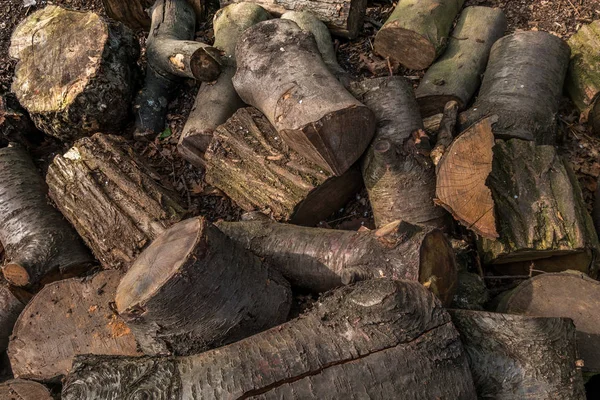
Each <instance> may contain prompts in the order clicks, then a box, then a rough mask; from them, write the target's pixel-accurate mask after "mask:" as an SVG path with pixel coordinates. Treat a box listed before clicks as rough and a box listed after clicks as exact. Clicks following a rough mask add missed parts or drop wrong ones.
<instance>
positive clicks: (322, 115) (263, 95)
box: [233, 19, 375, 176]
mask: <svg viewBox="0 0 600 400" xmlns="http://www.w3.org/2000/svg"><path fill="white" fill-rule="evenodd" d="M236 57H237V62H238V69H237V72H236V74H235V76H234V77H233V85H234V87H235V89H236V90H237V92H238V94H239V95H240V97H241V98H242V100H244V102H246V103H248V104H250V105H252V106H254V107H256V108H258V109H259V110H260V111H261V112H262V113H263V114H265V116H266V117H267V118H268V119H269V121H270V122H271V123H272V124H273V126H275V128H276V129H277V131H279V134H280V135H281V137H282V138H283V140H284V141H285V142H286V143H287V144H288V145H289V146H290V147H291V148H293V149H294V150H296V151H297V152H298V153H299V154H301V155H302V156H303V157H305V158H307V159H310V160H311V161H313V162H315V163H316V164H318V165H320V166H321V167H323V168H327V169H328V170H330V171H331V172H333V173H334V174H335V175H338V176H340V175H342V174H343V173H344V172H346V171H347V170H348V169H349V168H350V166H351V165H352V164H354V162H355V161H357V160H358V158H359V157H360V156H361V155H362V153H363V152H364V150H365V149H366V148H367V146H368V145H369V142H370V141H371V138H372V137H373V133H374V131H375V116H374V115H373V113H372V112H371V110H369V109H368V108H367V107H365V106H364V105H363V104H361V103H360V102H358V101H357V100H356V99H355V98H354V97H352V95H351V94H350V93H348V91H347V90H346V89H345V88H344V86H343V85H342V84H341V83H340V82H339V81H338V80H337V79H335V77H334V76H333V75H332V74H331V72H329V70H328V69H327V66H326V65H325V63H324V62H323V60H322V59H321V55H320V53H319V49H318V48H317V45H316V42H315V39H314V37H313V36H312V34H310V33H309V32H305V31H302V30H301V29H300V28H299V27H298V25H297V24H296V23H295V22H293V21H290V20H285V19H277V20H271V21H264V22H261V23H259V24H256V25H254V26H253V27H251V28H249V29H247V30H246V31H245V32H244V34H243V35H242V37H241V39H240V40H239V41H238V45H237V47H236Z"/></svg>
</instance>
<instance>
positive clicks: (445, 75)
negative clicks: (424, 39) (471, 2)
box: [415, 7, 507, 117]
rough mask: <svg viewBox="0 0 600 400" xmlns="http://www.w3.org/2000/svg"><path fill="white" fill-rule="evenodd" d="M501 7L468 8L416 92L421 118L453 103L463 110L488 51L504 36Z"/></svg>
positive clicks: (479, 79)
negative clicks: (442, 52) (456, 103)
mask: <svg viewBox="0 0 600 400" xmlns="http://www.w3.org/2000/svg"><path fill="white" fill-rule="evenodd" d="M506 26H507V22H506V17H505V16H504V12H503V11H502V10H501V9H500V8H490V7H467V8H465V9H464V10H463V12H462V13H461V14H460V18H459V19H458V22H457V23H456V27H455V28H454V30H453V31H452V35H450V38H449V39H448V48H447V49H446V50H445V51H444V54H443V55H442V56H441V57H440V59H439V60H437V61H436V62H435V63H434V64H433V65H432V66H431V68H429V69H428V70H427V72H426V73H425V76H424V77H423V80H422V81H421V83H420V84H419V87H418V88H417V90H416V93H415V94H416V96H417V101H418V102H419V107H420V109H421V115H422V116H423V117H429V116H431V115H434V114H438V113H441V112H442V111H443V110H444V106H445V105H446V103H447V102H449V101H451V100H454V101H456V102H458V105H459V107H460V108H461V109H462V108H464V107H466V106H467V105H468V103H469V101H470V100H471V98H472V97H473V95H474V94H475V93H476V92H477V89H479V85H480V83H481V75H482V74H483V72H484V71H485V66H486V65H487V60H488V56H489V54H490V49H491V48H492V45H493V44H494V43H495V42H496V40H498V39H500V38H501V37H502V36H503V35H504V31H505V30H506Z"/></svg>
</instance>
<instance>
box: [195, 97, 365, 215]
mask: <svg viewBox="0 0 600 400" xmlns="http://www.w3.org/2000/svg"><path fill="white" fill-rule="evenodd" d="M206 162H207V168H206V175H205V178H204V179H205V180H206V182H207V183H209V184H211V185H213V186H215V187H217V188H219V189H221V190H222V191H223V192H224V193H225V194H227V196H229V197H230V198H231V199H232V200H233V201H234V202H235V203H236V204H237V205H239V206H240V207H242V208H243V209H244V210H246V211H253V210H256V209H258V210H260V211H262V212H264V213H266V214H271V215H272V216H273V217H274V218H275V219H276V220H278V221H289V222H291V223H294V224H299V225H306V226H314V225H316V224H317V223H319V222H320V221H322V220H324V219H325V218H327V217H328V216H329V215H331V214H332V213H334V212H335V211H337V210H339V209H340V207H343V206H344V205H345V204H346V203H347V202H348V201H349V200H350V199H351V198H352V196H354V195H355V194H356V193H357V192H358V191H359V190H360V189H361V187H362V178H361V176H360V172H359V170H358V168H351V169H350V170H348V172H346V173H345V174H344V175H342V176H333V175H332V174H331V173H330V172H329V171H326V170H323V168H321V167H319V166H317V165H315V164H313V163H312V162H310V161H307V160H305V159H304V158H302V157H301V156H300V155H299V154H298V153H296V152H295V151H294V150H292V149H290V148H289V147H288V146H287V145H286V144H285V143H284V142H283V141H282V140H281V138H280V137H279V134H278V133H277V131H276V130H275V129H274V128H273V126H272V125H271V124H270V123H269V121H268V120H267V119H266V118H265V117H264V115H262V114H261V113H260V112H259V111H258V110H256V109H254V108H242V109H240V110H238V111H237V112H236V113H235V114H234V115H233V116H232V117H231V118H230V119H229V120H228V121H227V122H226V123H225V124H223V125H221V126H219V127H218V128H217V130H216V132H215V137H214V139H213V141H212V143H211V145H210V147H209V148H208V151H207V153H206Z"/></svg>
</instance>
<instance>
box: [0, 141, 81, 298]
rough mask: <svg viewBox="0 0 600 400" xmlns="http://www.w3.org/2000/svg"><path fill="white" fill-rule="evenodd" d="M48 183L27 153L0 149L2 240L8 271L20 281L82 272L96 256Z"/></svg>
mask: <svg viewBox="0 0 600 400" xmlns="http://www.w3.org/2000/svg"><path fill="white" fill-rule="evenodd" d="M47 189H48V188H47V186H46V184H45V183H44V180H43V179H42V177H41V175H40V173H39V172H38V170H37V169H36V167H35V165H33V161H32V160H31V158H30V157H29V155H28V154H27V152H26V151H25V150H24V149H23V148H21V147H19V146H11V147H5V148H3V149H0V242H2V245H3V246H4V251H5V261H4V265H3V267H2V273H3V274H4V277H5V278H6V280H7V281H9V282H10V283H11V284H13V285H15V286H27V287H34V286H36V285H37V284H38V283H40V282H42V281H44V282H48V281H52V280H56V279H61V278H65V277H72V276H76V275H78V274H80V273H82V272H84V271H85V270H87V269H88V268H89V267H90V265H91V264H92V263H93V258H92V256H91V254H90V253H89V251H88V250H87V249H86V248H85V246H84V245H83V243H82V242H81V240H80V239H79V237H78V236H77V234H76V233H75V231H74V230H73V228H72V227H71V226H69V224H68V223H67V221H65V219H64V218H63V217H62V216H61V215H60V213H59V212H58V211H56V209H54V208H53V207H52V206H51V205H50V204H49V203H48V199H47V197H46V194H47Z"/></svg>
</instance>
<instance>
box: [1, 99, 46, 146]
mask: <svg viewBox="0 0 600 400" xmlns="http://www.w3.org/2000/svg"><path fill="white" fill-rule="evenodd" d="M41 137H42V133H41V132H39V131H38V130H37V128H36V127H35V125H34V124H33V121H32V120H31V119H30V118H29V115H28V114H27V111H25V109H23V107H21V105H20V104H19V102H18V101H17V99H16V97H15V96H14V95H12V94H8V93H6V94H1V95H0V146H1V147H6V146H8V144H9V143H19V144H20V145H22V146H24V147H25V148H29V147H30V146H31V139H33V138H36V139H37V138H41Z"/></svg>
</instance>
